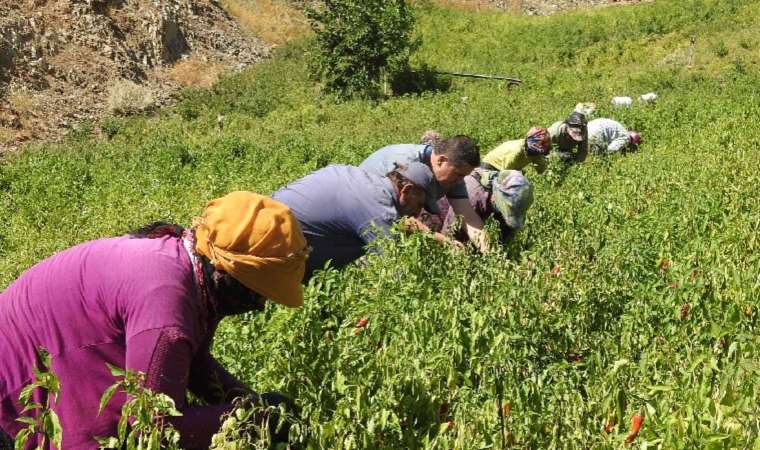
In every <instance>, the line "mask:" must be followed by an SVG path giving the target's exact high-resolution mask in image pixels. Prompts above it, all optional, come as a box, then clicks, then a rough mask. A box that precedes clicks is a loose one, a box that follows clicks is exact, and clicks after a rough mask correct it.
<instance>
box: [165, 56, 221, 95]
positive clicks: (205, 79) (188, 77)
mask: <svg viewBox="0 0 760 450" xmlns="http://www.w3.org/2000/svg"><path fill="white" fill-rule="evenodd" d="M224 71H225V66H224V65H222V64H219V63H217V62H211V61H208V60H207V59H206V58H203V57H198V56H193V57H190V58H188V59H185V60H182V61H180V62H178V63H176V64H174V65H173V66H172V67H171V68H170V69H169V70H168V71H167V74H166V77H167V78H168V79H170V80H173V81H175V82H177V83H179V84H181V85H182V86H189V87H197V88H210V87H211V86H213V85H214V84H215V83H216V82H217V81H218V80H219V76H220V75H221V74H222V73H223V72H224Z"/></svg>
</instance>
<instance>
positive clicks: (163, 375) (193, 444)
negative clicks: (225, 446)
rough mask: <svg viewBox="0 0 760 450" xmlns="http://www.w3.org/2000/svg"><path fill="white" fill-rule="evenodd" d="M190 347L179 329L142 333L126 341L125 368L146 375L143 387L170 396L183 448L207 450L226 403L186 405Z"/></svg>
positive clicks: (226, 408) (186, 338) (225, 410)
mask: <svg viewBox="0 0 760 450" xmlns="http://www.w3.org/2000/svg"><path fill="white" fill-rule="evenodd" d="M192 361H193V358H192V347H191V345H190V339H189V338H188V337H187V336H186V335H185V334H184V333H183V332H182V330H181V329H180V328H178V327H167V328H160V329H152V330H146V331H143V332H141V333H139V334H137V335H135V336H133V337H132V338H131V339H129V340H128V341H127V368H128V369H132V370H136V371H140V372H144V373H145V386H146V387H147V388H149V389H151V390H154V391H156V392H161V393H164V394H167V395H168V396H170V397H171V398H172V399H173V400H174V403H175V405H176V407H177V409H178V410H179V411H180V412H181V413H182V416H181V417H173V418H171V420H170V422H171V424H172V425H173V426H174V427H175V428H176V429H177V431H179V433H180V436H181V441H180V444H181V445H182V447H183V448H188V449H194V448H208V446H209V444H210V443H211V436H213V435H214V433H216V431H217V430H218V429H219V424H220V421H219V419H220V417H221V416H222V414H224V413H226V412H228V411H229V410H231V409H232V406H231V405H229V404H218V405H210V406H188V404H187V401H186V399H185V394H186V390H187V386H188V381H189V378H190V369H191V362H192Z"/></svg>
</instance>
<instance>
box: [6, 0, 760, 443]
mask: <svg viewBox="0 0 760 450" xmlns="http://www.w3.org/2000/svg"><path fill="white" fill-rule="evenodd" d="M418 12H419V27H420V32H421V34H422V37H423V42H424V45H423V46H422V48H421V49H420V51H419V53H418V54H417V55H416V56H415V61H414V64H415V65H422V64H428V65H431V66H433V67H435V68H438V69H441V70H461V71H470V72H482V73H498V74H510V75H516V76H519V77H520V78H522V79H523V80H525V83H524V84H523V85H521V86H520V87H518V88H511V89H510V88H508V87H507V86H506V85H505V84H504V83H501V82H492V81H471V80H460V79H456V80H445V79H440V80H438V82H437V83H433V84H431V85H429V86H428V87H435V88H437V90H427V91H423V92H417V93H409V94H408V95H405V96H398V97H392V98H389V99H387V100H385V101H380V102H375V103H370V102H364V101H352V102H345V103H341V104H335V103H333V102H331V101H330V99H329V98H326V97H323V96H320V95H319V90H318V86H317V85H316V84H315V83H314V82H313V81H312V80H310V78H309V76H308V72H307V69H306V59H305V57H304V53H305V52H306V50H307V49H308V48H309V46H310V43H309V42H308V41H307V42H298V43H294V44H292V45H288V46H285V47H283V48H280V49H278V50H277V51H276V52H275V53H274V56H273V58H272V59H271V60H268V61H265V62H263V63H261V64H257V65H256V66H255V67H254V68H253V69H251V70H249V71H245V72H243V73H239V74H236V75H232V76H230V77H227V78H225V79H224V80H223V81H222V82H221V83H219V84H218V85H216V86H215V87H214V88H213V89H211V90H190V91H186V92H184V93H183V97H182V100H181V101H180V103H179V104H178V105H177V107H176V108H172V109H167V110H162V111H160V112H159V113H158V114H157V115H155V116H150V117H138V118H133V119H128V120H114V121H111V122H109V123H108V124H107V126H106V127H105V128H104V134H106V135H107V136H110V138H109V139H106V138H98V137H95V136H93V134H92V133H90V132H87V131H83V132H81V133H79V134H76V135H74V136H72V137H71V139H70V140H68V141H67V142H66V143H64V144H61V145H56V146H37V147H30V148H29V149H28V151H26V152H24V153H23V154H21V155H14V156H12V157H9V158H8V159H6V160H5V161H4V162H3V163H2V164H1V165H0V220H2V223H3V224H4V226H3V227H2V228H0V286H6V285H7V284H8V283H10V282H11V281H12V280H13V279H14V278H15V277H17V276H18V275H19V273H21V271H23V270H25V269H26V268H27V267H29V266H30V265H32V264H33V263H34V262H35V261H37V260H39V259H41V258H44V257H46V256H48V255H50V254H52V253H53V252H55V251H58V250H60V249H63V248H66V247H68V246H70V245H73V244H75V243H78V242H81V241H83V240H87V239H92V238H96V237H100V236H110V235H115V234H119V233H124V232H126V231H128V230H130V229H134V228H136V227H138V226H140V225H142V224H145V223H148V222H151V221H154V220H170V221H175V222H177V223H182V224H188V223H190V221H191V218H192V217H193V216H195V215H197V214H198V213H199V212H200V211H201V208H202V207H203V205H204V202H205V201H206V200H207V199H209V198H212V197H215V196H219V195H221V194H223V193H226V192H228V191H230V190H235V189H251V190H256V191H259V192H271V191H272V190H274V189H276V188H277V187H279V186H282V185H284V184H285V183H287V182H289V181H292V180H294V179H296V178H298V177H300V176H302V175H304V174H306V173H308V172H310V171H312V170H314V169H316V168H319V167H322V166H324V165H326V164H328V163H331V162H344V163H357V162H359V161H361V160H362V159H363V158H364V157H365V156H366V155H368V154H369V153H370V152H372V151H373V150H374V149H376V148H378V147H380V146H383V145H385V144H389V143H396V142H416V141H417V140H418V139H419V137H420V135H421V134H422V132H423V131H424V130H426V129H429V128H434V129H437V130H439V131H441V132H443V133H444V134H454V133H464V134H469V135H471V136H473V137H474V138H476V139H477V140H478V142H479V143H480V145H481V148H482V150H483V152H485V151H487V150H488V149H490V148H492V147H493V146H494V145H497V144H498V143H500V142H501V141H503V140H506V139H511V138H517V137H520V136H522V135H523V134H524V133H525V131H526V130H527V129H528V128H529V127H530V126H531V125H533V124H549V123H551V122H553V121H555V120H558V119H561V118H563V117H564V116H566V115H567V113H568V112H569V111H570V110H571V109H572V108H573V106H574V105H575V104H576V103H577V102H579V101H591V102H595V103H596V104H597V105H598V115H600V116H608V117H613V118H616V119H618V120H620V121H622V122H623V123H625V124H626V125H628V126H629V127H632V128H635V129H637V130H640V131H641V132H642V134H643V136H644V143H643V145H642V147H641V149H640V151H639V152H637V153H633V154H628V155H619V156H613V157H609V158H593V157H592V158H589V160H588V161H587V162H585V163H583V164H581V165H577V166H572V167H569V168H563V167H559V166H554V167H552V168H551V170H550V172H549V173H547V174H546V175H544V176H538V175H537V174H535V173H534V172H532V171H528V172H527V176H528V177H529V178H530V179H531V180H532V181H533V182H534V183H535V187H536V193H535V198H536V200H535V203H534V205H533V206H532V208H531V210H530V211H529V213H528V222H527V225H526V229H525V230H524V231H522V232H521V233H520V234H518V236H517V238H516V240H515V241H514V242H512V243H511V244H510V245H509V246H508V247H507V248H505V249H503V251H499V252H494V253H490V254H487V255H482V256H481V255H476V254H474V253H466V254H454V253H452V252H450V251H448V250H446V249H442V248H439V247H437V246H436V245H435V244H433V243H432V242H430V241H429V240H428V239H426V238H424V237H423V236H419V235H415V236H412V237H408V238H399V239H397V240H396V241H394V242H388V243H386V247H385V251H384V253H383V254H382V256H375V257H370V258H369V259H368V261H366V263H365V264H363V265H362V266H361V267H359V266H356V267H352V268H350V269H348V270H346V271H343V272H335V271H325V272H323V273H322V274H321V275H319V276H317V277H315V278H314V279H313V281H312V283H311V285H310V286H309V288H308V290H307V295H306V303H305V306H304V307H303V308H300V309H299V310H296V311H289V310H288V311H286V310H284V309H283V308H276V307H272V308H270V309H268V310H267V312H266V313H264V314H261V315H259V316H250V317H243V318H237V319H232V320H230V319H226V320H225V322H223V324H222V327H221V329H220V331H219V333H218V335H217V339H216V344H215V354H216V355H217V356H218V357H219V358H220V360H221V361H222V362H223V363H224V364H225V365H226V366H227V367H229V368H230V369H231V370H232V371H233V372H234V373H236V374H237V375H239V376H240V377H242V378H243V379H245V380H246V381H248V382H250V383H251V384H252V385H253V386H255V387H256V388H258V389H261V390H269V389H278V390H281V391H283V392H286V393H288V394H290V395H291V396H293V397H294V398H296V399H297V402H298V403H299V405H300V406H301V407H302V414H303V421H304V423H303V426H302V427H300V428H299V430H298V432H297V437H298V438H299V439H301V440H303V441H304V442H305V443H306V446H305V447H306V448H324V449H357V448H382V449H399V448H426V449H433V448H435V449H451V448H457V449H482V448H504V447H509V446H510V445H511V447H512V448H531V449H560V448H561V449H618V448H625V446H624V444H623V441H624V439H625V437H626V435H627V432H628V428H629V426H630V423H631V422H630V421H631V417H632V416H633V415H635V414H643V415H644V417H645V419H644V426H643V427H642V429H641V432H640V434H639V435H638V437H637V438H636V439H635V441H634V443H633V444H632V445H631V446H630V447H627V448H649V449H651V448H661V449H694V448H716V449H717V448H721V449H734V448H758V446H760V426H759V425H758V422H757V420H756V418H757V417H758V414H760V406H759V405H758V402H757V398H758V395H760V365H759V364H758V360H760V341H759V340H758V336H760V329H759V328H758V317H760V309H758V305H759V304H760V303H759V301H760V277H759V276H758V274H759V273H760V257H759V256H758V255H760V241H759V240H758V236H760V195H759V194H760V193H759V192H758V185H759V182H760V177H759V176H758V174H759V173H760V157H758V147H760V126H758V125H759V124H758V120H759V119H758V117H760V92H759V91H758V89H757V86H758V85H760V68H759V67H758V61H760V33H758V30H760V4H758V3H757V2H756V1H754V0H732V1H724V0H659V1H656V2H654V3H647V4H641V5H635V6H625V7H620V8H602V9H598V10H593V11H578V12H573V13H569V14H561V15H554V16H550V17H512V16H507V15H504V14H501V13H499V12H497V11H493V12H486V11H483V12H466V11H462V10H456V11H452V10H446V9H441V8H438V7H433V6H425V7H421V8H420V9H419V10H418ZM650 91H654V92H657V93H658V94H659V100H658V102H657V103H654V104H638V103H637V104H635V105H634V107H632V108H630V109H623V110H618V109H613V108H612V107H611V105H610V103H609V101H610V98H611V97H612V96H614V95H631V96H637V95H639V94H641V93H644V92H650ZM220 116H222V120H221V121H220V120H219V117H220ZM363 317H367V318H368V319H369V322H368V323H369V325H368V326H367V327H366V328H365V329H363V330H362V331H360V332H358V333H355V332H354V325H355V324H356V322H357V320H358V319H360V318H363ZM497 405H501V413H500V412H499V410H498V408H497ZM502 419H503V420H502ZM607 424H609V427H607V431H605V425H607Z"/></svg>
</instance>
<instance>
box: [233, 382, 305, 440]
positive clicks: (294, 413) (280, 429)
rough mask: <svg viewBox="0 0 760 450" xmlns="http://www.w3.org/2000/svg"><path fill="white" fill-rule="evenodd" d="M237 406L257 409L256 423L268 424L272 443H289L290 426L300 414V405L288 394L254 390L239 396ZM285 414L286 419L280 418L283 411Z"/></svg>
mask: <svg viewBox="0 0 760 450" xmlns="http://www.w3.org/2000/svg"><path fill="white" fill-rule="evenodd" d="M235 404H236V406H239V407H242V408H245V409H248V410H251V409H253V410H254V411H255V417H256V419H255V420H256V423H258V424H264V423H266V424H267V428H268V429H269V435H270V436H271V438H272V443H275V444H276V443H288V434H289V433H290V426H291V425H292V424H293V422H294V421H295V420H297V419H298V417H299V415H300V409H299V408H298V406H297V405H296V404H295V403H294V402H293V400H291V399H290V398H288V397H287V396H285V395H283V394H280V393H279V392H264V393H261V394H259V393H256V392H252V393H250V394H249V395H247V396H245V397H242V398H238V399H236V401H235ZM283 412H284V414H285V417H284V420H280V417H281V413H283ZM280 422H282V423H280Z"/></svg>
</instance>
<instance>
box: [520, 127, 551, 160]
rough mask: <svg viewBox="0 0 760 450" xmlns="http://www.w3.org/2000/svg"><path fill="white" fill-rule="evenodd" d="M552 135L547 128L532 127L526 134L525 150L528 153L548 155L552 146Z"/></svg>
mask: <svg viewBox="0 0 760 450" xmlns="http://www.w3.org/2000/svg"><path fill="white" fill-rule="evenodd" d="M551 143H552V140H551V136H549V130H547V129H546V128H540V127H532V128H531V129H530V130H528V135H527V136H525V151H526V153H527V154H528V155H531V156H538V155H543V156H546V155H548V154H549V149H550V148H551Z"/></svg>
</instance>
